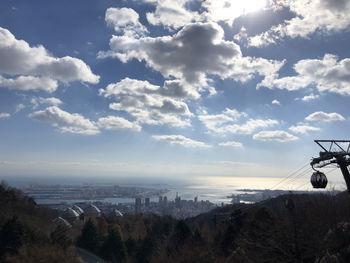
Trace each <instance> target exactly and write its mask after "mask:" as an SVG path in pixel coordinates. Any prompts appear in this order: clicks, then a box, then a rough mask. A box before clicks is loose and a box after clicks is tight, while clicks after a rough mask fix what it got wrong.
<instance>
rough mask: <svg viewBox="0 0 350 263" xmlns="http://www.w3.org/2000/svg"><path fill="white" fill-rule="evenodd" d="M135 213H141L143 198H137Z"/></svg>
mask: <svg viewBox="0 0 350 263" xmlns="http://www.w3.org/2000/svg"><path fill="white" fill-rule="evenodd" d="M135 213H136V214H138V213H141V198H140V197H136V198H135Z"/></svg>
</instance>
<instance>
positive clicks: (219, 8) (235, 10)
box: [202, 0, 266, 25]
mask: <svg viewBox="0 0 350 263" xmlns="http://www.w3.org/2000/svg"><path fill="white" fill-rule="evenodd" d="M265 5H266V0H244V1H232V0H205V1H203V3H202V7H204V8H205V9H206V10H207V11H206V12H204V13H203V16H205V17H207V18H208V19H209V20H212V21H216V22H218V21H223V22H226V23H228V24H230V25H232V24H233V22H234V20H235V19H236V18H238V17H240V16H242V15H245V14H248V13H251V12H255V11H257V10H259V9H263V7H264V6H265Z"/></svg>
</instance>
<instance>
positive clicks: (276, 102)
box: [271, 100, 281, 105]
mask: <svg viewBox="0 0 350 263" xmlns="http://www.w3.org/2000/svg"><path fill="white" fill-rule="evenodd" d="M271 103H272V104H275V105H281V103H280V102H279V101H278V100H273V101H272V102H271Z"/></svg>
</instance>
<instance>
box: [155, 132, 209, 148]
mask: <svg viewBox="0 0 350 263" xmlns="http://www.w3.org/2000/svg"><path fill="white" fill-rule="evenodd" d="M152 138H153V139H155V140H157V141H167V142H169V143H170V144H178V145H182V146H184V147H191V148H192V147H193V148H196V147H200V148H210V147H212V146H211V145H208V144H206V143H204V142H200V141H195V140H192V139H189V138H186V137H185V136H182V135H153V136H152Z"/></svg>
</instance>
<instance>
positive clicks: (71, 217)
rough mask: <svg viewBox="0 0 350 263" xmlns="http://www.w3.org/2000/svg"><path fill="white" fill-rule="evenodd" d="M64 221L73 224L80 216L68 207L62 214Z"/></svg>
mask: <svg viewBox="0 0 350 263" xmlns="http://www.w3.org/2000/svg"><path fill="white" fill-rule="evenodd" d="M62 217H63V219H65V220H67V221H68V222H69V223H70V224H73V223H74V222H75V221H77V219H78V218H79V214H78V213H77V212H75V211H74V210H73V209H72V208H70V207H68V208H67V209H66V210H64V212H63V214H62Z"/></svg>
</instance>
